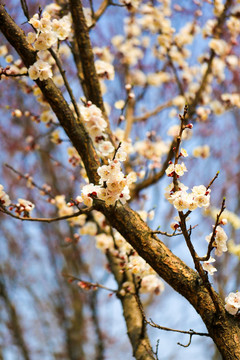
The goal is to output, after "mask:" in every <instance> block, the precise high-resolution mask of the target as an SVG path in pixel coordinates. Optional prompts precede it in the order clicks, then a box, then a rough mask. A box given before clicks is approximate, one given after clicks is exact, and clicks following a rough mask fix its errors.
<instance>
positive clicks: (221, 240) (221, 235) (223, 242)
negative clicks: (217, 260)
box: [206, 226, 228, 256]
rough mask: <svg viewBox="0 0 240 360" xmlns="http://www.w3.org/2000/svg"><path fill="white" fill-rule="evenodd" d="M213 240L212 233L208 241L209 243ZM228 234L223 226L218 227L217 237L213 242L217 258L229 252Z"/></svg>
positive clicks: (207, 238) (207, 237)
mask: <svg viewBox="0 0 240 360" xmlns="http://www.w3.org/2000/svg"><path fill="white" fill-rule="evenodd" d="M211 238H212V233H211V234H210V235H208V236H206V240H207V242H208V243H209V242H210V240H211ZM227 240H228V237H227V234H226V233H225V231H224V230H223V228H222V227H221V226H218V227H217V229H216V235H215V239H214V242H213V247H215V248H216V249H215V254H216V255H217V256H221V255H222V253H223V252H226V251H227Z"/></svg>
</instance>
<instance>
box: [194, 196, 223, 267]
mask: <svg viewBox="0 0 240 360" xmlns="http://www.w3.org/2000/svg"><path fill="white" fill-rule="evenodd" d="M225 209H226V206H225V198H224V199H223V201H222V206H221V210H220V212H219V213H218V214H217V218H216V222H215V225H214V228H213V232H212V236H211V239H210V241H209V244H208V250H207V255H205V256H203V257H199V258H198V260H199V261H208V260H209V259H210V256H211V251H212V250H213V249H214V246H213V243H214V241H215V238H216V234H217V227H218V226H219V220H220V217H221V215H222V213H223V211H224V210H225Z"/></svg>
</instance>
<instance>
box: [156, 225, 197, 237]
mask: <svg viewBox="0 0 240 360" xmlns="http://www.w3.org/2000/svg"><path fill="white" fill-rule="evenodd" d="M196 227H197V225H195V226H190V228H189V229H188V230H187V231H188V232H189V233H191V231H192V229H195V228H196ZM152 234H161V235H164V236H168V237H173V236H178V235H183V233H182V232H178V233H176V230H175V231H174V232H173V233H172V234H169V233H168V232H166V231H160V230H156V231H152Z"/></svg>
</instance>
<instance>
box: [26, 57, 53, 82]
mask: <svg viewBox="0 0 240 360" xmlns="http://www.w3.org/2000/svg"><path fill="white" fill-rule="evenodd" d="M28 73H29V76H30V78H31V79H32V80H37V79H39V80H41V81H43V80H47V79H48V78H51V77H52V70H51V66H50V65H49V64H48V63H47V62H45V61H43V60H37V61H36V62H35V63H34V64H33V65H32V66H30V68H29V69H28Z"/></svg>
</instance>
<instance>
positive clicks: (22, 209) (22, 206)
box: [15, 199, 35, 215]
mask: <svg viewBox="0 0 240 360" xmlns="http://www.w3.org/2000/svg"><path fill="white" fill-rule="evenodd" d="M15 207H16V210H15V212H16V213H17V214H18V215H21V213H23V214H24V215H26V214H29V213H30V212H31V211H32V210H33V209H34V208H35V205H34V204H33V203H31V201H29V200H25V199H18V203H17V204H16V205H15Z"/></svg>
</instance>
